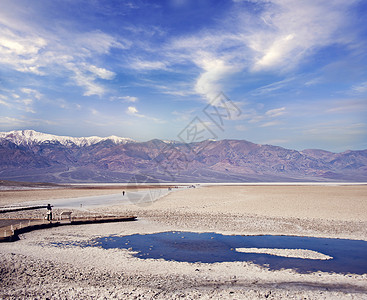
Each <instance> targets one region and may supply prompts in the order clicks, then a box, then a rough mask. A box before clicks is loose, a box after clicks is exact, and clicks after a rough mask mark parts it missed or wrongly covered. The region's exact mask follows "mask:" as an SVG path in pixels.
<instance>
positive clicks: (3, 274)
mask: <svg viewBox="0 0 367 300" xmlns="http://www.w3.org/2000/svg"><path fill="white" fill-rule="evenodd" d="M116 192H120V191H119V190H118V189H117V188H111V189H110V188H103V189H91V188H88V189H67V188H62V189H48V190H25V191H23V190H22V191H0V204H1V205H8V204H14V203H20V202H24V201H31V200H45V201H47V200H48V199H55V198H67V197H77V196H80V197H81V196H92V195H101V194H116ZM73 212H74V213H75V214H78V213H80V214H88V213H90V214H93V213H98V214H115V215H117V214H122V215H131V214H134V215H137V216H138V220H137V221H135V222H126V223H110V224H93V225H80V226H64V227H57V228H52V229H47V230H40V231H34V232H31V233H27V234H24V235H22V236H21V239H20V240H19V241H16V242H13V243H2V244H0V257H1V265H0V266H1V270H0V280H1V286H0V298H7V299H8V298H9V299H12V298H14V299H17V298H34V299H46V298H50V299H51V298H52V299H59V298H60V299H95V298H100V299H110V298H116V299H178V298H186V299H367V274H364V275H356V274H340V273H326V272H321V271H319V272H314V273H306V274H303V273H298V272H296V271H295V270H292V269H284V270H278V271H271V270H269V269H267V268H265V267H262V266H259V265H256V264H254V263H251V262H222V263H213V264H205V263H184V262H175V261H165V260H162V259H160V260H154V259H149V260H142V259H139V258H136V257H134V256H132V253H131V251H129V250H125V249H108V250H105V249H102V248H98V247H85V248H82V247H79V246H77V245H70V244H69V242H83V241H89V240H91V239H94V238H96V237H105V236H110V235H117V236H123V235H130V234H136V233H139V234H148V233H155V232H162V231H194V232H217V233H223V234H242V235H258V234H271V235H278V234H282V235H299V236H314V237H327V238H348V239H358V240H365V241H367V186H366V185H356V186H348V185H346V186H343V185H336V186H312V185H311V186H302V185H301V186H278V185H275V186H207V187H206V186H203V187H200V188H195V189H193V188H191V189H184V190H179V191H175V192H172V193H170V194H169V195H167V196H164V197H163V198H161V199H159V200H157V201H154V202H146V203H140V202H135V203H134V202H132V203H130V204H124V205H115V206H109V207H96V208H93V209H87V210H86V209H84V210H82V211H78V210H75V209H74V210H73ZM25 214H28V216H26V215H25ZM0 217H9V218H14V217H19V218H22V217H32V212H27V213H15V212H14V213H7V214H2V216H0ZM366 257H367V253H366Z"/></svg>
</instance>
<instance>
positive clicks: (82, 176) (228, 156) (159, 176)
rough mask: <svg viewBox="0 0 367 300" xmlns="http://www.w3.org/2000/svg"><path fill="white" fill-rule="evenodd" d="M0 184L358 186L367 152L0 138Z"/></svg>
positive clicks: (35, 135) (36, 135)
mask: <svg viewBox="0 0 367 300" xmlns="http://www.w3.org/2000/svg"><path fill="white" fill-rule="evenodd" d="M0 179H2V180H14V181H31V182H41V181H43V182H54V183H87V182H89V183H95V182H111V183H112V182H121V183H122V182H124V183H125V182H135V181H143V182H297V181H310V182H313V181H315V182H325V181H328V182H330V181H336V182H343V181H348V182H364V181H367V150H360V151H345V152H342V153H333V152H328V151H324V150H315V149H308V150H303V151H296V150H291V149H285V148H282V147H279V146H272V145H260V144H255V143H251V142H249V141H245V140H220V141H213V140H206V141H202V142H195V143H189V144H185V143H180V142H167V141H162V140H158V139H156V140H151V141H148V142H137V141H134V140H132V139H129V138H121V137H117V136H110V137H106V138H101V137H96V136H93V137H81V138H75V137H66V136H57V135H51V134H44V133H40V132H36V131H33V130H23V131H10V132H0Z"/></svg>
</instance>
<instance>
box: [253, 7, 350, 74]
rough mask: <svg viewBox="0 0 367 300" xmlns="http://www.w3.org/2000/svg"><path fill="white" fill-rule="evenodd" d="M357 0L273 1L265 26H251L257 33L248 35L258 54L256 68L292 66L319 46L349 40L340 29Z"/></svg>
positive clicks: (267, 13)
mask: <svg viewBox="0 0 367 300" xmlns="http://www.w3.org/2000/svg"><path fill="white" fill-rule="evenodd" d="M353 2H355V1H333V2H324V1H316V0H310V1H291V0H272V1H269V3H268V4H267V5H266V6H264V7H267V9H266V10H264V12H263V13H262V16H261V19H262V20H263V24H262V26H259V24H257V26H258V29H256V28H251V30H253V34H250V35H248V36H247V37H246V40H247V41H246V43H247V44H248V45H249V47H250V48H251V49H252V50H253V51H255V54H256V59H255V61H254V64H253V70H255V71H258V70H262V69H269V68H279V67H280V68H282V69H283V70H288V69H292V68H294V67H295V66H297V64H298V63H299V62H300V61H301V60H302V59H304V58H305V57H306V56H308V55H310V54H311V53H312V52H313V51H314V50H315V49H317V48H318V47H322V46H325V45H329V44H333V43H340V42H344V41H346V39H345V40H343V39H344V37H341V36H340V35H339V32H338V30H339V29H340V28H343V26H345V24H346V16H347V14H346V12H347V11H348V7H349V6H350V5H352V4H353ZM347 38H348V39H349V37H347Z"/></svg>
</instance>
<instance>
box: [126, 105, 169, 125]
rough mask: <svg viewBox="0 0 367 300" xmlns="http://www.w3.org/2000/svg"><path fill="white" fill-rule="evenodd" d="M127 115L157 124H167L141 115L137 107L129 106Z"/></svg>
mask: <svg viewBox="0 0 367 300" xmlns="http://www.w3.org/2000/svg"><path fill="white" fill-rule="evenodd" d="M126 113H127V114H129V115H131V116H134V117H138V118H142V119H147V120H151V121H153V122H155V123H165V121H163V120H161V119H158V118H154V117H150V116H146V115H144V114H141V113H139V111H138V109H137V108H136V107H135V106H129V107H128V108H127V109H126Z"/></svg>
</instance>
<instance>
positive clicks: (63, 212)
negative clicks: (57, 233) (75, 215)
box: [59, 211, 72, 222]
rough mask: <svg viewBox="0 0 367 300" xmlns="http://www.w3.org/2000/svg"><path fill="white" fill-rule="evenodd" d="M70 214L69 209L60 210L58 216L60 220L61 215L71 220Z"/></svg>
mask: <svg viewBox="0 0 367 300" xmlns="http://www.w3.org/2000/svg"><path fill="white" fill-rule="evenodd" d="M71 214H72V212H71V211H62V212H61V213H60V217H59V219H60V220H62V217H63V216H66V217H69V221H70V222H71Z"/></svg>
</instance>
